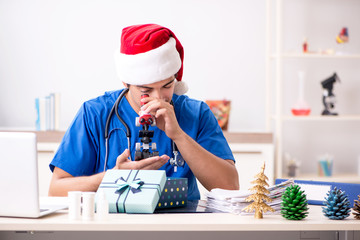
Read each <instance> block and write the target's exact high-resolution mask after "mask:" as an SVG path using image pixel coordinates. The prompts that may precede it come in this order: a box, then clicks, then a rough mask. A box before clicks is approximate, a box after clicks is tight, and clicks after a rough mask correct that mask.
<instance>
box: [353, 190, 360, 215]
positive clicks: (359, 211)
mask: <svg viewBox="0 0 360 240" xmlns="http://www.w3.org/2000/svg"><path fill="white" fill-rule="evenodd" d="M353 210H354V212H353V214H354V215H355V219H358V220H360V195H358V200H355V202H354V207H353Z"/></svg>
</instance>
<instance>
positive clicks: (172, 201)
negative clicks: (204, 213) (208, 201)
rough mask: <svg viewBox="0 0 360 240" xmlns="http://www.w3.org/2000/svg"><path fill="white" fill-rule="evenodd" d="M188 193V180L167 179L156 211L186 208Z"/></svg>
mask: <svg viewBox="0 0 360 240" xmlns="http://www.w3.org/2000/svg"><path fill="white" fill-rule="evenodd" d="M187 193H188V179H187V178H172V177H169V178H167V180H166V184H165V187H164V190H163V191H162V193H161V197H160V200H159V203H158V204H157V207H156V209H164V208H174V207H185V206H186V204H187Z"/></svg>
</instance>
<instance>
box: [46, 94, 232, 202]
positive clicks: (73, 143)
mask: <svg viewBox="0 0 360 240" xmlns="http://www.w3.org/2000/svg"><path fill="white" fill-rule="evenodd" d="M121 91H122V90H117V91H113V92H106V93H105V94H104V95H103V96H100V97H97V98H95V99H92V100H89V101H87V102H85V103H84V104H83V105H82V106H81V108H80V110H79V111H78V113H77V115H76V117H75V119H74V120H73V121H72V123H71V124H70V127H69V128H68V130H67V131H66V133H65V135H64V138H63V139H62V142H61V144H60V146H59V148H58V150H57V152H56V154H55V156H54V159H53V160H52V162H51V163H50V169H51V171H53V170H54V167H58V168H60V169H62V170H64V171H65V172H67V173H69V174H71V175H72V176H75V177H76V176H90V175H93V174H96V173H100V172H103V170H104V164H105V152H106V148H105V136H104V135H105V124H106V120H107V118H108V115H109V113H110V111H111V108H112V107H113V105H114V104H115V101H116V99H117V98H118V97H119V95H120V93H121ZM172 100H173V103H174V109H175V114H176V118H177V120H178V123H179V126H180V127H181V128H182V130H183V131H184V132H186V133H187V134H188V135H189V136H190V137H191V138H193V139H194V140H195V141H196V142H197V143H199V144H200V145H201V146H202V147H203V148H205V149H206V150H207V151H209V152H211V153H213V154H214V155H216V156H218V157H220V158H222V159H231V160H233V161H235V160H234V157H233V155H232V152H231V150H230V147H229V145H228V143H227V142H226V140H225V137H224V135H223V133H222V130H221V128H220V126H219V124H218V122H217V120H216V118H215V116H214V114H213V113H212V112H211V110H210V108H209V107H208V105H207V104H206V103H204V102H202V101H198V100H194V99H191V98H189V97H187V96H185V95H181V96H178V95H175V94H174V95H173V98H172ZM118 112H119V114H120V116H121V117H122V118H123V120H124V121H125V123H126V124H127V125H128V126H129V128H130V132H131V139H130V144H131V147H130V148H131V149H130V152H131V155H132V159H135V156H134V154H135V143H137V142H140V138H139V130H141V129H142V127H141V126H140V127H136V125H135V118H136V117H138V116H139V115H138V114H137V113H136V112H135V111H134V109H133V108H132V107H131V106H130V104H129V102H128V101H127V99H126V98H125V97H124V98H123V99H122V100H121V101H120V104H119V108H118ZM150 130H153V131H154V137H153V138H152V142H155V143H156V145H157V151H159V155H160V156H161V155H163V154H166V155H168V156H169V157H173V152H172V142H171V140H170V138H168V137H167V136H166V134H165V132H163V131H162V130H160V129H158V128H157V127H156V126H154V127H150ZM108 132H109V147H108V161H107V164H106V169H111V168H113V167H114V166H115V163H116V158H117V157H118V156H119V155H120V154H121V153H122V152H123V151H124V150H125V149H127V148H128V142H127V138H126V128H125V127H124V126H123V124H122V123H121V122H120V121H119V119H118V118H117V116H116V114H115V113H114V114H113V115H112V117H111V121H110V124H109V130H108ZM180 154H181V153H180ZM160 169H162V170H166V175H167V176H168V177H183V178H188V199H189V200H196V199H200V193H199V190H198V187H197V183H196V178H195V176H194V174H193V173H192V171H191V169H190V168H189V166H188V165H187V164H186V163H185V165H184V167H178V168H177V172H174V167H173V166H171V164H170V162H169V161H168V162H167V163H166V164H165V165H164V166H162V167H161V168H160ZM202 171H206V169H203V170H202Z"/></svg>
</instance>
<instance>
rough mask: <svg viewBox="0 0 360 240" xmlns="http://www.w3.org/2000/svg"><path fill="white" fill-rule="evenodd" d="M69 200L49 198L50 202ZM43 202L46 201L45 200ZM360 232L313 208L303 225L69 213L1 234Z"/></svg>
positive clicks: (12, 224)
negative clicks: (71, 215) (77, 217)
mask: <svg viewBox="0 0 360 240" xmlns="http://www.w3.org/2000/svg"><path fill="white" fill-rule="evenodd" d="M54 199H56V201H57V203H59V201H66V198H46V202H49V200H50V202H53V201H54ZM42 200H43V199H42ZM344 230H352V231H359V230H360V221H359V220H355V219H354V217H353V215H351V216H350V217H348V218H347V219H345V220H329V219H327V218H326V217H325V216H323V215H322V213H321V207H320V206H310V210H309V216H308V217H307V218H305V219H303V220H301V221H290V220H286V219H284V218H283V217H281V216H280V215H264V218H263V219H255V218H254V216H253V215H249V216H248V215H246V216H242V215H235V214H230V213H196V214H194V213H183V214H110V215H109V218H108V219H107V220H106V221H99V220H96V219H95V220H94V221H83V220H69V219H68V215H67V210H63V211H60V212H57V213H54V214H52V215H49V216H46V217H42V218H39V219H25V218H5V217H1V218H0V231H344Z"/></svg>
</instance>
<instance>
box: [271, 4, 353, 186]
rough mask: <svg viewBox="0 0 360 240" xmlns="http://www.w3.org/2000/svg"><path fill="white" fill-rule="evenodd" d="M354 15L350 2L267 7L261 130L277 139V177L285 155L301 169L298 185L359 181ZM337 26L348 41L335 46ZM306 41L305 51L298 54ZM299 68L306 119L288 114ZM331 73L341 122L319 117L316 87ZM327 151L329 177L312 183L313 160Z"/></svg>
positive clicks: (282, 171) (319, 94) (314, 174)
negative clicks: (263, 124) (264, 108)
mask: <svg viewBox="0 0 360 240" xmlns="http://www.w3.org/2000/svg"><path fill="white" fill-rule="evenodd" d="M359 11H360V2H359V1H354V0H345V1H324V0H320V1H309V0H305V1H301V0H286V1H284V0H276V1H271V0H268V1H267V21H266V22H267V25H266V35H267V53H266V55H267V64H266V76H267V79H266V83H267V128H268V129H272V130H273V132H274V134H275V146H276V151H275V156H276V157H275V159H276V160H275V162H276V178H285V177H288V176H287V174H286V172H287V171H286V162H285V160H284V153H285V152H289V153H290V154H291V155H292V156H293V157H295V158H297V159H298V160H299V161H300V163H301V165H300V175H298V176H297V178H299V179H307V180H323V181H339V182H360V176H359V174H360V173H359V172H358V168H359V164H360V149H359V143H360V97H359V92H360V27H359V26H358V23H359V22H360V17H359V14H358V12H359ZM342 27H348V29H349V32H350V34H349V39H350V40H349V43H345V44H343V45H339V44H336V42H335V37H336V35H337V34H338V32H340V30H341V28H342ZM351 32H352V34H351ZM304 36H305V37H307V39H308V43H310V44H309V46H308V48H309V50H310V52H308V53H303V52H302V42H303V39H304ZM320 48H322V49H323V50H320ZM327 48H328V49H332V51H324V49H327ZM294 49H295V50H294ZM324 52H326V53H324ZM329 52H330V53H329ZM299 70H302V71H305V72H306V78H305V84H304V89H305V100H306V101H307V102H308V104H309V105H310V107H311V110H312V111H311V114H310V115H309V116H301V117H300V116H293V115H292V114H291V111H290V109H291V106H292V105H293V104H295V102H296V100H297V97H298V90H297V87H298V76H297V71H299ZM334 72H337V73H338V75H339V77H340V79H341V83H339V84H337V83H335V86H334V93H335V95H336V97H337V100H338V101H337V103H336V104H335V105H336V107H337V109H336V110H337V112H339V116H322V115H321V111H322V109H323V106H322V102H321V98H322V87H321V85H320V82H321V81H322V80H324V79H326V78H327V77H329V76H330V75H332V74H333V73H334ZM326 153H328V154H331V155H333V156H334V168H333V176H332V177H318V176H317V171H318V169H317V168H318V166H317V160H318V157H319V156H321V155H323V154H326Z"/></svg>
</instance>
